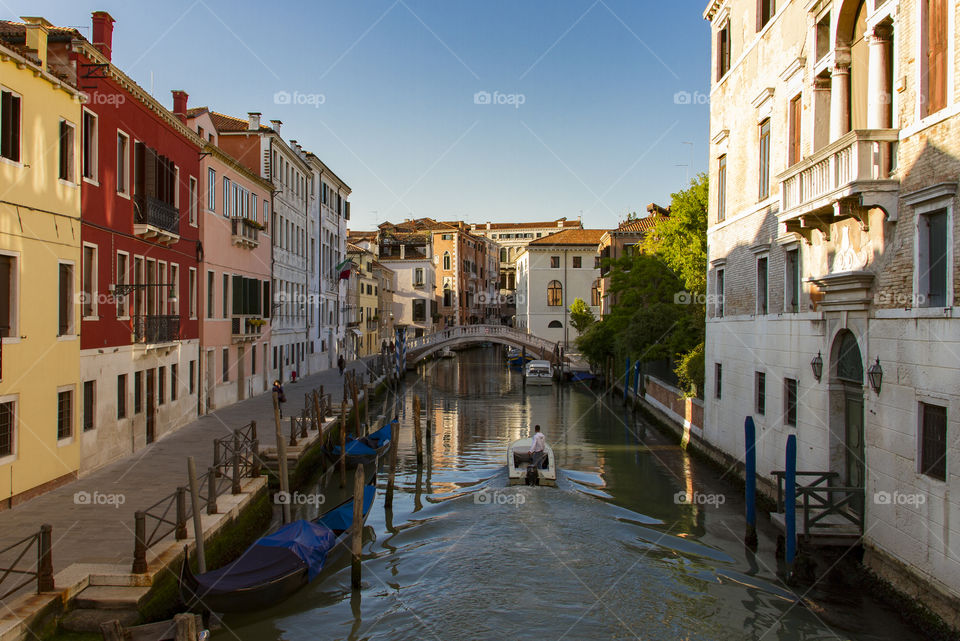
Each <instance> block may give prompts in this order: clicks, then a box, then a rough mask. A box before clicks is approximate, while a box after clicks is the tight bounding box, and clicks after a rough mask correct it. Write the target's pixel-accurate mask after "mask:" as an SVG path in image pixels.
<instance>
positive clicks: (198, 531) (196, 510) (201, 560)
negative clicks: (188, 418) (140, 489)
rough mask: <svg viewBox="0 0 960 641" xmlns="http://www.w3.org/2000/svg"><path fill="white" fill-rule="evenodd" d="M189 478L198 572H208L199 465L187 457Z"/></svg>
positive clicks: (190, 457)
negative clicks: (201, 512)
mask: <svg viewBox="0 0 960 641" xmlns="http://www.w3.org/2000/svg"><path fill="white" fill-rule="evenodd" d="M187 478H188V480H189V481H190V503H191V504H192V506H193V536H194V539H195V541H196V546H197V570H198V571H199V572H200V574H206V572H207V557H206V554H205V551H204V540H203V524H202V523H201V521H200V486H199V485H198V484H197V463H196V461H194V460H193V457H192V456H188V457H187Z"/></svg>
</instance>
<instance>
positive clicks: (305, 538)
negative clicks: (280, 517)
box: [180, 484, 377, 612]
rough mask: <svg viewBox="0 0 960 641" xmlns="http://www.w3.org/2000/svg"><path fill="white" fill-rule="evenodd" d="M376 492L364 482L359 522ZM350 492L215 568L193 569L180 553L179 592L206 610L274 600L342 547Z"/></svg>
mask: <svg viewBox="0 0 960 641" xmlns="http://www.w3.org/2000/svg"><path fill="white" fill-rule="evenodd" d="M376 494H377V488H376V485H374V484H371V485H367V486H365V487H364V490H363V497H362V498H361V499H360V500H362V513H363V519H362V521H361V524H360V525H361V527H362V525H363V522H366V519H367V516H368V515H369V514H370V508H371V507H372V506H373V500H374V498H375V497H376ZM355 498H356V497H353V498H350V499H348V500H347V501H345V502H343V503H341V504H340V505H339V506H337V507H335V508H334V509H332V510H330V511H329V512H327V513H326V514H324V515H323V516H321V517H319V518H318V519H316V520H314V521H305V520H302V519H301V520H298V521H294V522H293V523H289V524H287V525H285V526H283V527H281V528H280V529H279V530H277V531H276V532H274V533H273V534H270V535H269V536H265V537H262V538H260V539H258V540H257V541H255V542H254V543H253V545H251V546H250V547H249V548H247V550H246V551H245V552H244V553H243V554H242V555H240V558H238V559H237V560H235V561H233V562H231V563H228V564H227V565H225V566H223V567H222V568H220V569H217V570H211V571H210V572H206V573H204V574H194V573H193V571H192V570H191V569H190V560H189V558H188V556H187V555H186V554H184V559H183V565H182V566H181V568H180V597H181V598H182V599H183V602H184V603H185V604H186V605H187V607H188V608H190V609H202V610H209V611H211V612H246V611H250V610H257V609H260V608H265V607H267V606H270V605H273V604H276V603H279V602H280V601H282V600H284V599H285V598H287V597H288V596H290V595H291V594H293V593H294V592H296V591H297V590H299V589H300V588H302V587H303V586H304V585H306V584H307V583H309V582H310V581H313V580H314V579H315V578H316V577H317V575H318V574H320V572H321V571H322V570H323V568H324V567H327V566H328V565H329V563H330V561H331V560H332V559H333V558H334V557H335V556H336V555H338V554H340V553H341V552H342V551H343V550H344V549H346V548H347V547H348V545H347V544H348V543H349V537H350V535H351V534H352V533H353V502H354V499H355Z"/></svg>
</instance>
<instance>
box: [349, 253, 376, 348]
mask: <svg viewBox="0 0 960 641" xmlns="http://www.w3.org/2000/svg"><path fill="white" fill-rule="evenodd" d="M347 257H348V258H349V259H350V260H351V261H353V271H352V272H351V274H350V281H349V284H348V286H347V290H348V294H347V302H348V308H349V309H348V310H347V314H348V316H347V319H348V323H347V326H348V337H347V338H348V343H349V344H350V345H352V346H353V355H354V357H356V358H360V357H363V356H369V355H370V354H378V353H379V352H380V325H379V323H380V316H379V314H380V301H379V299H378V294H379V292H380V283H379V282H378V280H377V276H376V275H375V274H374V272H373V266H374V263H376V256H374V255H373V252H370V251H368V250H366V249H363V248H362V247H359V246H357V245H354V244H353V243H347Z"/></svg>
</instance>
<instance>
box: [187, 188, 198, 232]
mask: <svg viewBox="0 0 960 641" xmlns="http://www.w3.org/2000/svg"><path fill="white" fill-rule="evenodd" d="M189 207H190V210H189V216H190V218H189V220H190V224H191V225H196V224H197V179H196V178H194V177H193V176H190V202H189Z"/></svg>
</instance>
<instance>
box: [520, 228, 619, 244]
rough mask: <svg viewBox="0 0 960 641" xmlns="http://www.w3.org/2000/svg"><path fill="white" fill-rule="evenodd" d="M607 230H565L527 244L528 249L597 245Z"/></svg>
mask: <svg viewBox="0 0 960 641" xmlns="http://www.w3.org/2000/svg"><path fill="white" fill-rule="evenodd" d="M605 233H607V230H606V229H564V230H563V231H558V232H557V233H555V234H550V235H549V236H544V237H543V238H537V239H536V240H531V241H530V242H529V243H527V246H528V247H537V246H541V247H555V246H557V245H597V244H598V243H599V242H600V238H601V237H602V236H603V235H604V234H605Z"/></svg>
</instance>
